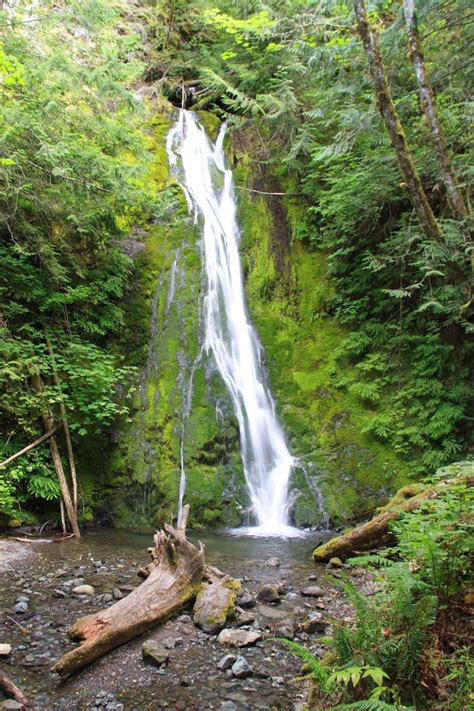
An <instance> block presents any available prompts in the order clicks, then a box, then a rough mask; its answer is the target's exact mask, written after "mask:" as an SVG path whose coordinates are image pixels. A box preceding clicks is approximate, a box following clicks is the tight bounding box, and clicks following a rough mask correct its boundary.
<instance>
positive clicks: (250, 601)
mask: <svg viewBox="0 0 474 711" xmlns="http://www.w3.org/2000/svg"><path fill="white" fill-rule="evenodd" d="M238 600H239V607H242V608H244V610H247V609H249V608H251V607H255V605H256V602H255V598H254V596H253V595H251V594H250V593H249V592H248V591H247V590H245V592H243V593H242V595H240V597H239V598H238Z"/></svg>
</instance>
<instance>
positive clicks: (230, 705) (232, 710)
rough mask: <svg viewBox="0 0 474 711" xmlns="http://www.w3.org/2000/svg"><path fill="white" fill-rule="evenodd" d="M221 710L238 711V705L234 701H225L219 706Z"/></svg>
mask: <svg viewBox="0 0 474 711" xmlns="http://www.w3.org/2000/svg"><path fill="white" fill-rule="evenodd" d="M219 711H237V706H236V705H235V704H234V702H233V701H223V702H222V703H221V705H220V706H219Z"/></svg>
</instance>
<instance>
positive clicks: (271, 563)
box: [265, 556, 281, 568]
mask: <svg viewBox="0 0 474 711" xmlns="http://www.w3.org/2000/svg"><path fill="white" fill-rule="evenodd" d="M265 565H266V566H267V568H279V567H280V565H281V562H280V559H279V558H277V557H276V556H272V557H271V558H269V559H268V560H267V562H266V563H265Z"/></svg>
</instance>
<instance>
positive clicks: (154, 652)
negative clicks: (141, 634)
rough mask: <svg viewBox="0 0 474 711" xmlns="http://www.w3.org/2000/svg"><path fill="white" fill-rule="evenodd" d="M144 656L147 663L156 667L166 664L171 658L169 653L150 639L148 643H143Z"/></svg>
mask: <svg viewBox="0 0 474 711" xmlns="http://www.w3.org/2000/svg"><path fill="white" fill-rule="evenodd" d="M142 656H143V659H144V660H145V661H147V662H151V663H152V664H155V665H156V666H161V665H162V664H166V662H167V661H168V659H169V658H170V655H169V654H168V651H167V650H166V649H164V647H162V645H161V644H160V643H159V642H156V641H155V640H154V639H148V640H147V641H146V642H143V646H142Z"/></svg>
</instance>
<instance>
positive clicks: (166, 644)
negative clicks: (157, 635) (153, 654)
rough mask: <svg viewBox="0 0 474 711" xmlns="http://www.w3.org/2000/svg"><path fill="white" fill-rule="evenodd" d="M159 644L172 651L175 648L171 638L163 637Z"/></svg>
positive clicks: (174, 642)
mask: <svg viewBox="0 0 474 711" xmlns="http://www.w3.org/2000/svg"><path fill="white" fill-rule="evenodd" d="M161 644H162V645H163V647H164V648H165V649H174V648H175V646H176V641H175V640H174V639H173V637H165V638H164V639H163V640H162V641H161Z"/></svg>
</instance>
